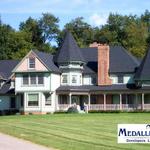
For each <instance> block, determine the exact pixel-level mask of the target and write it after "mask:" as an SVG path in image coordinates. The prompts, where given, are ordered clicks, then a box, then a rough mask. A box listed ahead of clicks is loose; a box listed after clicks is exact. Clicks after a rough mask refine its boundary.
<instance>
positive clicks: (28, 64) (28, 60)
mask: <svg viewBox="0 0 150 150" xmlns="http://www.w3.org/2000/svg"><path fill="white" fill-rule="evenodd" d="M31 59H34V63H31V62H30V60H31ZM35 61H36V60H35V57H29V58H28V69H35ZM30 64H31V65H34V67H33V68H32V67H30Z"/></svg>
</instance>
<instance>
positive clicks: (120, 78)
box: [118, 75, 123, 83]
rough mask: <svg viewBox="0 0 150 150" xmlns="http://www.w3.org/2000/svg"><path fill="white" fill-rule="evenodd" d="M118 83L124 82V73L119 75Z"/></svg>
mask: <svg viewBox="0 0 150 150" xmlns="http://www.w3.org/2000/svg"><path fill="white" fill-rule="evenodd" d="M118 83H123V76H122V75H119V76H118Z"/></svg>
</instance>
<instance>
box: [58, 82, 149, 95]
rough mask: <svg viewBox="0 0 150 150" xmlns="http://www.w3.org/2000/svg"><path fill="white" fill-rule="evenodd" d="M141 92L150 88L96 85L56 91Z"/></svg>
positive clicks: (61, 87)
mask: <svg viewBox="0 0 150 150" xmlns="http://www.w3.org/2000/svg"><path fill="white" fill-rule="evenodd" d="M131 90H132V92H135V91H137V92H139V91H142V90H145V92H146V90H148V91H149V90H150V86H143V87H141V88H135V87H134V88H133V85H132V84H131V85H126V84H113V85H105V86H96V85H82V86H60V87H59V88H57V89H56V92H57V93H61V92H123V91H127V92H129V91H131Z"/></svg>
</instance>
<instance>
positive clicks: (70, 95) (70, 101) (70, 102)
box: [69, 93, 72, 106]
mask: <svg viewBox="0 0 150 150" xmlns="http://www.w3.org/2000/svg"><path fill="white" fill-rule="evenodd" d="M71 97H72V94H71V93H70V94H69V105H70V106H71V104H72V100H71Z"/></svg>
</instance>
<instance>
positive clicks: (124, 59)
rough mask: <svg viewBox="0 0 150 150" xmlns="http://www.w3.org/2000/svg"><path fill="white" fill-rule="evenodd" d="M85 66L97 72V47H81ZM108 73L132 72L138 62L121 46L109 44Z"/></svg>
mask: <svg viewBox="0 0 150 150" xmlns="http://www.w3.org/2000/svg"><path fill="white" fill-rule="evenodd" d="M80 50H81V52H82V55H83V56H84V58H85V61H86V63H87V66H88V67H89V68H91V69H92V70H93V71H95V72H97V65H98V64H97V60H98V55H97V54H98V49H97V48H92V47H91V48H81V49H80ZM109 58H110V61H109V63H110V66H109V73H133V72H134V71H135V68H136V67H138V66H139V64H140V62H139V61H138V60H137V58H135V57H134V56H132V55H131V54H130V53H129V52H128V51H127V50H126V49H124V48H123V47H122V46H110V56H109Z"/></svg>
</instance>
